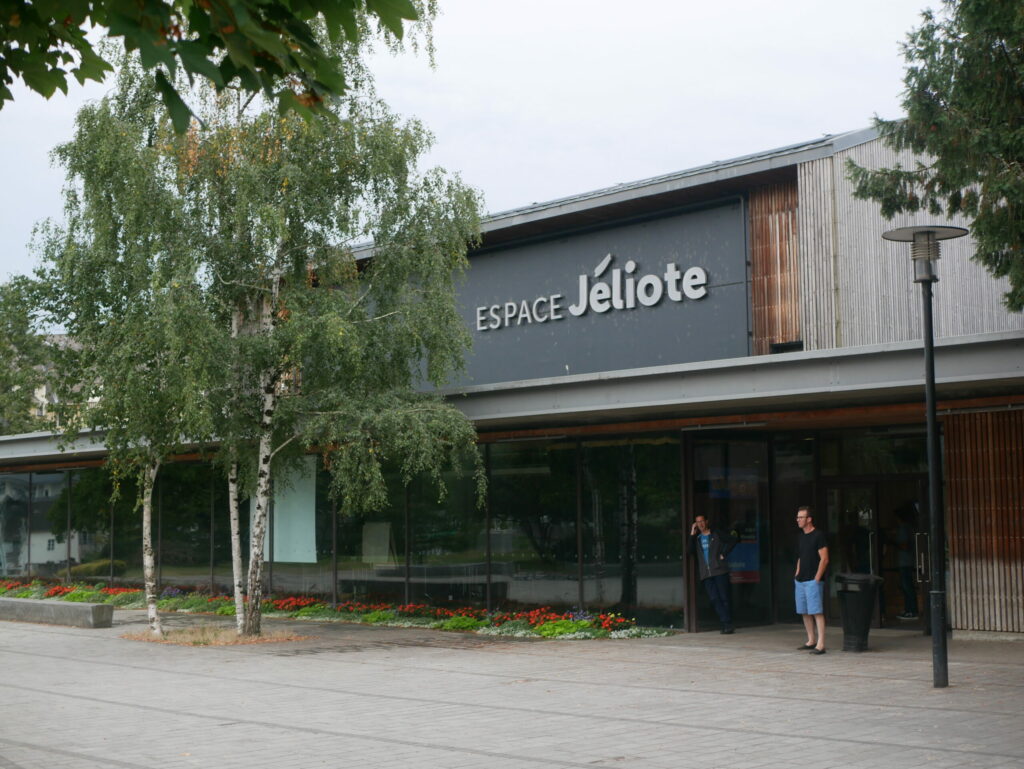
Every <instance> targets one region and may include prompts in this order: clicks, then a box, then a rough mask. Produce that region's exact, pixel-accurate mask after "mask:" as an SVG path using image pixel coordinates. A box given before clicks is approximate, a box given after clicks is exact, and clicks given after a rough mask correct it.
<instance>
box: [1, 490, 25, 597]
mask: <svg viewBox="0 0 1024 769" xmlns="http://www.w3.org/2000/svg"><path fill="white" fill-rule="evenodd" d="M28 508H29V474H28V473H11V474H9V475H0V576H3V577H24V576H28V563H29V560H28V559H29V554H28V542H29V523H28Z"/></svg>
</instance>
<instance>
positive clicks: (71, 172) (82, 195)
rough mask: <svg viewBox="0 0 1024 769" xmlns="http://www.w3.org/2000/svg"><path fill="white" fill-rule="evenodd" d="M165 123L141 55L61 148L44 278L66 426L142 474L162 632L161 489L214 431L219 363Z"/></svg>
mask: <svg viewBox="0 0 1024 769" xmlns="http://www.w3.org/2000/svg"><path fill="white" fill-rule="evenodd" d="M162 130H164V129H162V127H161V119H160V113H159V112H158V111H157V110H156V104H155V101H154V97H153V94H152V93H151V92H150V91H149V89H148V88H146V87H141V86H140V81H139V73H138V71H137V70H135V69H134V68H132V67H125V68H124V69H123V70H122V71H121V75H120V83H119V87H118V88H117V90H116V91H115V93H114V94H113V95H112V96H109V97H107V98H104V99H103V100H101V101H100V102H98V103H96V104H93V105H89V106H86V107H85V108H83V109H82V110H81V111H80V112H79V113H78V116H77V119H76V131H75V136H74V138H73V139H72V140H71V141H69V142H67V143H66V144H63V145H61V146H60V147H58V148H57V149H56V150H55V152H54V157H55V159H56V160H57V161H58V162H59V163H61V165H63V166H64V168H65V169H66V171H67V179H68V183H67V186H66V189H65V201H66V202H65V217H66V224H65V225H62V226H59V227H58V226H56V225H49V226H47V227H44V228H43V230H42V233H41V236H40V241H39V243H40V247H41V249H42V256H43V266H42V267H41V268H40V269H39V271H38V273H37V284H36V291H37V293H38V298H39V303H40V306H41V307H42V308H43V310H44V322H48V323H50V324H54V325H59V326H62V327H63V328H64V330H65V331H66V333H67V343H66V344H64V345H61V346H60V347H59V348H58V349H55V350H54V352H53V355H54V364H55V365H54V367H53V370H52V371H53V376H54V377H55V379H54V386H55V388H56V390H57V392H59V393H60V394H61V397H60V399H59V402H58V405H57V408H58V412H59V415H60V417H61V424H62V426H63V428H64V434H65V436H66V437H67V438H76V437H77V436H78V435H79V433H80V431H82V430H91V431H93V432H92V434H93V436H94V439H95V440H102V441H103V443H104V444H105V446H106V449H107V451H108V452H109V459H108V461H109V464H110V466H111V469H112V471H113V474H114V477H115V478H116V479H121V480H123V479H124V478H126V477H132V478H133V479H134V480H135V481H136V483H134V484H132V486H133V487H134V488H136V489H138V497H137V500H136V501H137V504H138V507H139V508H141V512H142V532H143V542H142V553H143V572H144V580H145V589H146V601H147V606H148V616H149V625H150V629H151V630H152V632H153V633H154V634H156V635H161V634H162V628H161V623H160V617H159V614H158V612H157V608H156V604H157V593H156V569H155V559H154V551H153V542H152V508H153V488H154V484H155V483H156V480H157V477H158V474H159V471H160V467H161V465H162V464H163V463H164V462H165V461H167V459H168V458H169V457H170V456H172V455H173V454H174V453H175V452H177V451H180V450H181V449H182V447H183V446H184V445H186V442H190V441H194V440H198V439H201V438H202V437H208V436H209V434H210V428H211V426H212V420H211V417H210V411H209V408H208V400H207V396H208V393H209V392H210V391H211V390H212V389H213V387H214V386H215V385H214V382H213V380H212V379H211V374H212V373H213V372H216V371H217V369H216V368H215V367H213V366H211V365H210V364H211V362H212V361H213V360H214V359H215V358H216V354H215V343H216V339H217V337H216V335H215V334H214V333H212V330H211V329H210V328H207V327H205V324H207V322H208V320H209V318H210V314H209V313H208V312H207V311H206V309H205V307H204V306H203V302H204V301H205V294H204V292H203V291H202V286H201V285H200V284H199V282H198V281H197V280H196V275H197V265H198V264H199V262H198V261H197V259H196V254H195V251H194V248H193V246H192V240H193V239H192V237H191V229H192V228H191V227H190V223H189V221H188V219H187V218H186V216H185V211H184V208H183V207H182V205H181V200H180V198H179V197H178V195H177V194H176V190H175V189H174V187H173V184H172V183H171V182H172V181H173V176H172V174H171V172H172V171H173V167H172V166H171V165H170V164H168V163H167V162H166V159H165V158H163V157H162V155H161V154H160V152H159V150H158V146H159V143H160V139H159V137H160V133H161V131H162ZM89 404H92V405H89Z"/></svg>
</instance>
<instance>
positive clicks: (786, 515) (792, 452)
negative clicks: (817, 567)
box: [771, 436, 838, 622]
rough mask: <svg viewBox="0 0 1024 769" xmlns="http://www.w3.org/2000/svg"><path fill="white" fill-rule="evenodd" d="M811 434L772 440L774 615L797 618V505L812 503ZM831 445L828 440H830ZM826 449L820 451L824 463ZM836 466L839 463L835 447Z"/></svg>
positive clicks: (777, 618) (779, 617) (812, 461)
mask: <svg viewBox="0 0 1024 769" xmlns="http://www.w3.org/2000/svg"><path fill="white" fill-rule="evenodd" d="M815 442H816V441H815V439H814V438H813V437H811V436H780V437H778V438H776V440H775V441H774V442H773V443H772V484H771V486H772V504H771V507H772V532H773V538H774V542H773V547H772V552H773V556H774V563H775V619H776V620H777V621H780V622H799V621H800V617H799V615H797V613H796V603H795V601H794V598H793V578H792V576H793V571H794V569H795V568H796V559H797V550H796V547H797V535H798V533H799V531H798V529H797V526H796V509H797V508H798V507H800V506H801V505H813V504H815V498H814V448H815ZM830 445H831V444H830ZM826 455H828V456H831V455H830V454H829V452H827V451H824V450H823V451H822V463H823V465H824V464H825V457H826ZM835 455H836V460H835V461H836V467H838V450H837V451H836V452H835Z"/></svg>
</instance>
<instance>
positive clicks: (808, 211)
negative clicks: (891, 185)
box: [797, 157, 842, 350]
mask: <svg viewBox="0 0 1024 769" xmlns="http://www.w3.org/2000/svg"><path fill="white" fill-rule="evenodd" d="M797 184H798V187H799V190H800V208H799V210H798V211H797V230H798V233H799V238H800V259H799V262H800V313H801V322H800V325H801V329H800V331H801V333H802V334H803V339H804V349H805V350H828V349H831V348H833V347H841V346H842V335H841V333H840V331H841V330H840V329H839V328H838V318H839V314H838V311H837V310H836V299H837V297H836V280H835V275H834V273H833V271H834V269H835V258H836V227H835V178H834V174H833V171H832V158H831V157H827V158H822V159H821V160H814V161H811V162H809V163H801V164H800V168H799V169H798V173H797Z"/></svg>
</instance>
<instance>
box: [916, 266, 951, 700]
mask: <svg viewBox="0 0 1024 769" xmlns="http://www.w3.org/2000/svg"><path fill="white" fill-rule="evenodd" d="M932 282H933V281H931V280H922V281H921V301H922V304H921V312H922V320H923V325H924V329H923V331H924V399H925V412H926V414H925V416H926V419H927V429H928V527H929V534H930V536H929V539H930V540H931V562H932V574H931V581H932V584H931V592H930V593H929V597H930V609H931V629H932V685H933V686H934V688H936V689H941V688H943V687H946V686H949V666H948V658H947V652H946V536H945V534H946V525H945V519H944V516H943V514H942V464H941V457H940V455H939V426H938V419H937V417H936V414H935V343H934V336H933V330H932Z"/></svg>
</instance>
